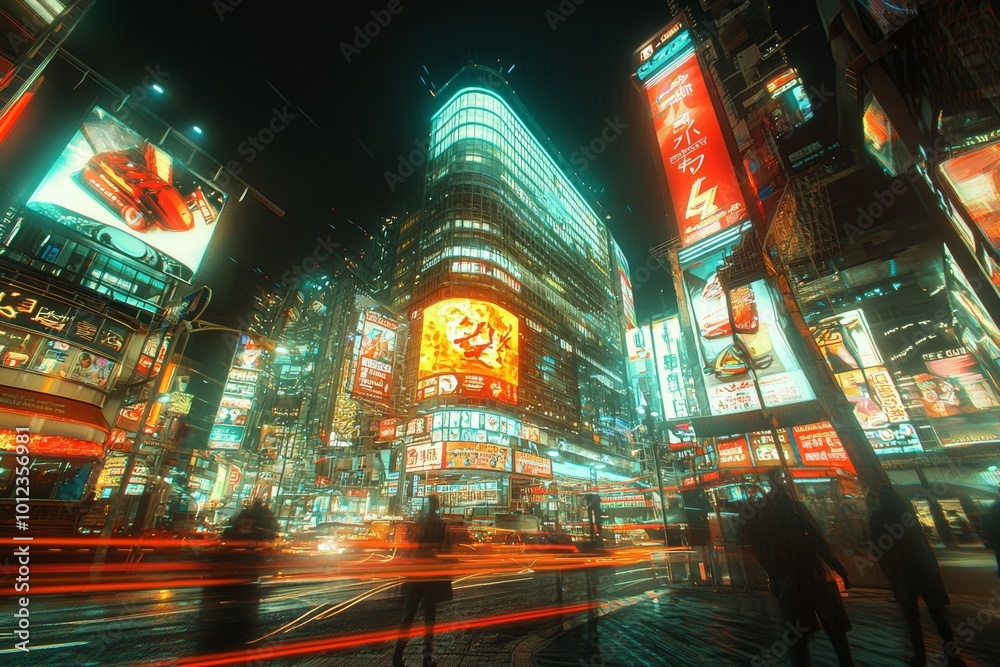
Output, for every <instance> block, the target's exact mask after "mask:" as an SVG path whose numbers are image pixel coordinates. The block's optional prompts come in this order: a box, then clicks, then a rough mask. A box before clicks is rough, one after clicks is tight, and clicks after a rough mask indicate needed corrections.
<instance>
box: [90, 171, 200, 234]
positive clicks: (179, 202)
mask: <svg viewBox="0 0 1000 667" xmlns="http://www.w3.org/2000/svg"><path fill="white" fill-rule="evenodd" d="M78 179H79V181H80V182H81V183H82V184H83V185H84V186H85V188H86V189H87V191H88V192H89V193H90V194H91V195H92V196H94V197H95V198H96V199H98V200H100V201H101V203H103V204H104V205H105V206H107V207H108V208H110V209H111V210H113V211H114V212H115V213H117V214H118V215H119V216H121V219H122V220H123V221H124V222H125V224H126V225H128V226H129V228H130V229H132V230H133V231H136V232H148V231H150V230H152V229H154V228H156V227H159V228H160V229H163V230H165V231H171V232H186V231H188V230H190V229H193V228H194V216H193V215H192V213H191V211H190V210H189V209H188V205H187V202H186V201H185V200H184V197H183V196H182V195H181V193H180V192H178V191H177V188H175V187H174V186H173V185H171V184H170V183H167V182H166V181H164V180H163V179H161V178H160V177H159V176H157V175H156V174H155V173H154V172H152V171H150V170H149V169H148V168H146V166H145V165H144V164H139V163H137V162H135V161H134V160H132V159H131V158H130V157H129V155H128V154H127V153H124V152H107V153H98V154H97V155H94V156H93V157H92V158H90V160H88V161H87V164H86V165H84V167H83V169H82V170H81V171H80V173H79V175H78Z"/></svg>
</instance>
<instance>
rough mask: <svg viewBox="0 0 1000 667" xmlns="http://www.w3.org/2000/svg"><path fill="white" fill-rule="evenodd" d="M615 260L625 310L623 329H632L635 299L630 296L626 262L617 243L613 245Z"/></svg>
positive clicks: (630, 283) (633, 326)
mask: <svg viewBox="0 0 1000 667" xmlns="http://www.w3.org/2000/svg"><path fill="white" fill-rule="evenodd" d="M612 243H613V244H614V248H615V260H616V261H617V262H618V281H619V283H620V284H621V290H622V305H623V306H624V308H625V328H626V329H632V328H635V326H636V319H635V297H634V296H633V294H632V281H631V280H629V277H628V260H626V259H625V255H624V254H623V253H622V251H621V248H619V247H618V244H617V243H614V241H613V240H612Z"/></svg>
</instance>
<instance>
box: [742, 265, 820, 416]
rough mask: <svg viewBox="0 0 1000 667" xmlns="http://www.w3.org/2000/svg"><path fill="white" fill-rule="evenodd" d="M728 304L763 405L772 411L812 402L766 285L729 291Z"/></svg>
mask: <svg viewBox="0 0 1000 667" xmlns="http://www.w3.org/2000/svg"><path fill="white" fill-rule="evenodd" d="M729 302H730V307H731V308H732V311H733V322H734V323H735V327H736V336H737V337H738V338H739V340H740V342H742V343H743V345H744V346H745V347H746V349H747V351H748V352H749V353H750V360H749V363H750V366H751V368H753V370H754V374H755V375H756V377H757V383H758V384H759V385H760V392H761V395H762V396H763V397H764V403H765V404H766V405H767V406H768V407H770V408H774V407H778V406H780V405H788V404H790V403H800V402H802V401H809V400H812V399H813V398H815V396H814V395H813V392H812V389H811V388H810V387H809V381H808V380H807V379H806V375H805V373H804V372H802V369H801V368H799V364H798V361H796V359H795V356H794V355H793V354H792V349H791V347H790V346H789V344H788V339H787V338H786V337H785V329H784V327H783V326H782V325H781V322H779V321H778V316H777V311H776V309H775V305H774V299H772V298H771V293H770V290H768V287H767V283H766V282H764V281H763V280H758V281H756V282H754V283H752V284H750V285H744V286H743V287H737V288H736V289H733V290H730V292H729ZM727 328H728V327H727Z"/></svg>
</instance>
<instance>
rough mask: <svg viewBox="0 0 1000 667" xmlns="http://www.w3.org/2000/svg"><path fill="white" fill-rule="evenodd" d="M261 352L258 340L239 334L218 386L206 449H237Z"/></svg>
mask: <svg viewBox="0 0 1000 667" xmlns="http://www.w3.org/2000/svg"><path fill="white" fill-rule="evenodd" d="M261 351H262V346H261V344H260V343H259V341H256V340H254V339H253V338H251V337H250V336H247V335H242V336H240V340H239V344H238V345H237V347H236V351H235V352H234V353H233V361H232V364H230V368H229V375H228V376H227V378H226V384H225V385H224V386H223V389H222V399H221V400H220V401H219V411H218V412H217V413H216V415H215V420H214V422H213V424H212V430H211V431H210V432H209V434H208V448H209V449H230V450H237V449H240V448H241V447H242V446H243V440H244V437H245V436H246V429H247V422H248V420H249V418H250V411H251V409H252V408H253V400H254V396H255V395H256V394H257V380H259V379H260V373H261V370H260V365H261V361H262V359H261ZM262 435H263V434H262ZM261 442H263V437H262V439H261Z"/></svg>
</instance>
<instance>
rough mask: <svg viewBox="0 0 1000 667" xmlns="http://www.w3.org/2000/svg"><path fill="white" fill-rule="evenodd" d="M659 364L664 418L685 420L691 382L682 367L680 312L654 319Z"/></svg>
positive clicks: (654, 342) (654, 334)
mask: <svg viewBox="0 0 1000 667" xmlns="http://www.w3.org/2000/svg"><path fill="white" fill-rule="evenodd" d="M652 335H653V341H652V343H651V345H650V347H651V349H652V348H653V347H654V346H655V349H656V363H658V364H659V369H658V373H657V375H658V377H659V381H660V396H661V398H662V400H663V415H664V419H682V418H684V417H687V416H688V415H689V414H690V412H689V411H688V383H687V381H685V379H684V371H683V368H682V366H681V347H682V341H681V322H680V318H679V317H678V316H676V315H674V316H672V317H667V318H664V319H662V320H657V321H655V322H653V330H652Z"/></svg>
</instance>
